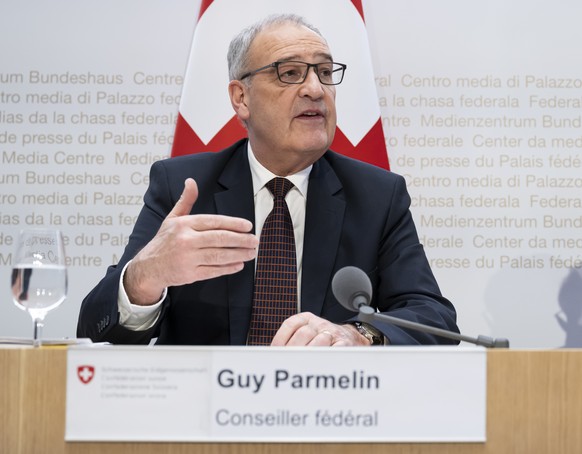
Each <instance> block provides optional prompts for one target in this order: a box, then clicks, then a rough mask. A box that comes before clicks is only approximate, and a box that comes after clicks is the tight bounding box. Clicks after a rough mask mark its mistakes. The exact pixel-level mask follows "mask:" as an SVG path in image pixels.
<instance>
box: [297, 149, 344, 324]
mask: <svg viewBox="0 0 582 454" xmlns="http://www.w3.org/2000/svg"><path fill="white" fill-rule="evenodd" d="M341 189H342V184H341V182H340V181H339V179H338V178H337V175H336V174H335V172H334V171H333V169H332V168H331V166H330V165H329V163H328V162H327V160H326V159H325V157H324V158H321V159H320V160H319V161H317V162H316V163H315V164H314V165H313V169H312V171H311V174H310V176H309V188H308V193H307V208H306V213H305V239H304V243H303V270H302V281H301V311H302V312H312V313H314V314H315V315H321V311H322V307H323V302H324V300H325V296H326V293H327V289H328V287H329V285H330V282H331V279H332V277H333V276H332V275H331V274H332V271H333V265H334V263H335V258H336V255H337V250H338V246H339V240H340V236H341V229H342V225H343V218H344V212H345V205H346V204H345V200H344V199H343V196H342V194H341V192H340V191H341Z"/></svg>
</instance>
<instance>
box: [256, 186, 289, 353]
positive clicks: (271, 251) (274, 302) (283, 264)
mask: <svg viewBox="0 0 582 454" xmlns="http://www.w3.org/2000/svg"><path fill="white" fill-rule="evenodd" d="M266 186H267V188H268V189H269V191H271V194H273V196H274V200H273V210H272V211H271V212H270V213H269V215H268V216H267V219H266V220H265V224H264V225H263V230H262V232H261V238H260V240H259V252H258V254H257V267H256V272H255V290H254V295H253V309H252V315H251V326H250V331H249V338H248V344H249V345H269V344H270V343H271V340H272V339H273V336H274V335H275V333H276V332H277V330H278V329H279V327H280V326H281V323H283V321H284V320H285V319H286V318H288V317H290V316H291V315H294V314H296V313H297V258H296V253H295V234H294V232H293V222H292V221H291V215H290V214H289V208H288V207H287V203H286V202H285V196H286V195H287V192H289V190H290V189H291V188H292V187H293V183H291V182H290V181H289V180H287V179H285V178H273V179H272V180H271V181H269V182H268V183H267V185H266Z"/></svg>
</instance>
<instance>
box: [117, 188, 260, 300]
mask: <svg viewBox="0 0 582 454" xmlns="http://www.w3.org/2000/svg"><path fill="white" fill-rule="evenodd" d="M197 198H198V186H197V185H196V182H195V181H194V180H193V179H192V178H188V179H187V180H186V181H185V183H184V191H183V192H182V195H181V197H180V199H179V200H178V202H176V205H175V206H174V208H173V209H172V211H170V213H169V214H168V215H167V216H166V219H164V222H163V223H162V225H161V226H160V229H159V230H158V233H156V235H155V236H154V238H152V240H151V241H150V242H149V243H148V244H147V245H146V246H145V247H144V248H143V249H142V250H141V251H140V252H139V253H138V254H137V255H136V256H135V257H134V259H133V260H132V262H131V263H130V264H129V266H128V268H127V270H126V273H125V280H124V286H125V290H126V292H127V294H128V296H129V299H130V301H131V302H132V303H133V304H141V305H148V304H154V303H155V302H157V301H158V299H159V297H160V295H161V293H162V292H163V290H164V288H166V287H170V286H176V285H183V284H189V283H192V282H196V281H200V280H205V279H211V278H214V277H218V276H223V275H226V274H233V273H237V272H238V271H240V270H242V268H243V266H244V262H246V261H248V260H253V259H254V258H255V257H256V253H257V248H258V245H259V240H258V238H257V237H256V236H255V235H253V234H251V233H249V232H250V231H251V229H252V223H251V222H249V221H248V220H246V219H242V218H235V217H230V216H221V215H212V214H208V215H206V214H197V215H191V214H190V211H191V210H192V207H193V206H194V203H195V202H196V199H197Z"/></svg>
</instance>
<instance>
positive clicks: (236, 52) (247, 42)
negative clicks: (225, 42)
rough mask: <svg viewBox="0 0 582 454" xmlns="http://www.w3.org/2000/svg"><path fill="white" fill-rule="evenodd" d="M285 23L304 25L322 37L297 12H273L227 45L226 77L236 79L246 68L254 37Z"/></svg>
mask: <svg viewBox="0 0 582 454" xmlns="http://www.w3.org/2000/svg"><path fill="white" fill-rule="evenodd" d="M285 23H290V24H295V25H298V26H301V25H302V26H304V27H307V28H308V29H310V30H311V31H313V32H315V33H317V34H318V35H319V36H321V37H322V38H323V35H322V34H321V32H320V31H319V30H318V29H317V28H316V27H314V26H313V25H311V24H310V23H309V22H307V21H306V20H305V18H303V17H302V16H299V15H297V14H273V15H271V16H268V17H266V18H265V19H263V20H261V21H259V22H256V23H254V24H253V25H250V26H249V27H247V28H245V29H244V30H242V31H241V32H240V33H239V34H238V35H236V36H235V37H234V38H233V39H232V41H231V42H230V45H229V46H228V53H227V60H228V77H229V79H230V80H237V79H238V78H239V77H240V76H241V75H242V74H243V73H244V72H245V71H246V70H247V68H246V63H247V60H248V54H249V49H250V47H251V44H252V43H253V41H254V39H255V38H256V37H257V35H258V34H259V33H261V32H262V31H264V30H265V29H267V28H269V27H271V26H272V25H281V24H285Z"/></svg>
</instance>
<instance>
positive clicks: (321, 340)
mask: <svg viewBox="0 0 582 454" xmlns="http://www.w3.org/2000/svg"><path fill="white" fill-rule="evenodd" d="M307 345H308V346H309V347H330V346H332V345H334V338H333V334H331V333H330V332H329V331H327V330H324V331H322V332H321V333H318V334H317V335H316V336H315V337H314V338H313V339H311V341H310V342H309V343H308V344H307Z"/></svg>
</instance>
